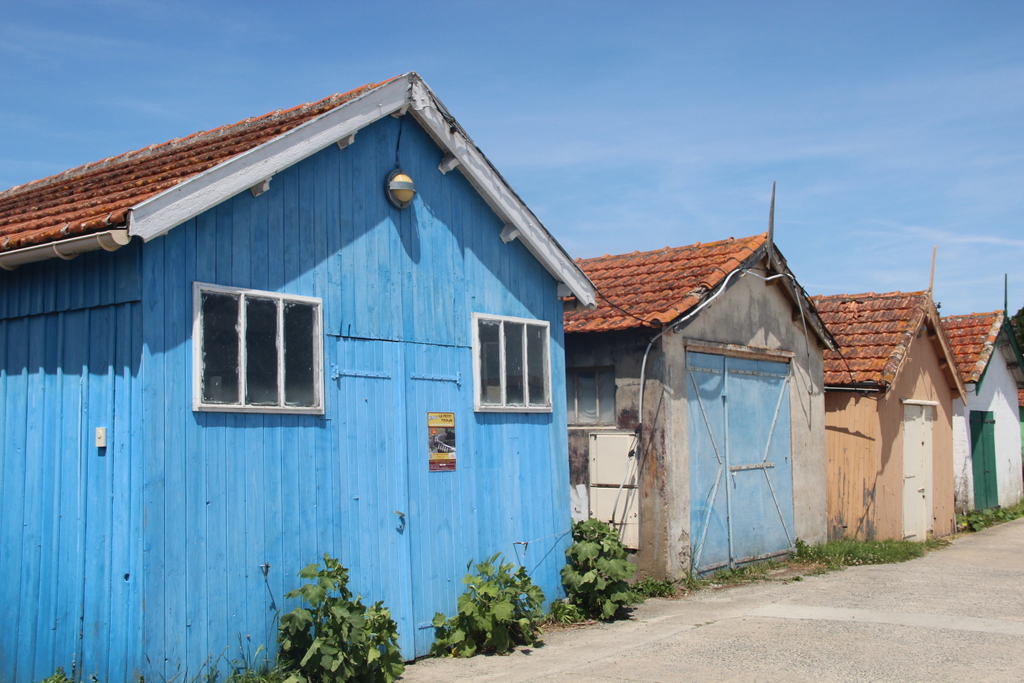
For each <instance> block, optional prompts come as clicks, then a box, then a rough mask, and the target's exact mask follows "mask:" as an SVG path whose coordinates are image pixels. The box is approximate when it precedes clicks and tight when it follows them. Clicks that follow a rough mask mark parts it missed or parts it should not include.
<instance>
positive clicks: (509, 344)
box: [473, 313, 551, 413]
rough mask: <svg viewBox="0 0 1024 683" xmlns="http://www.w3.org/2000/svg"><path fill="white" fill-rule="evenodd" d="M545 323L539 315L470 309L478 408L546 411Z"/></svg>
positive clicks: (548, 392)
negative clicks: (530, 316)
mask: <svg viewBox="0 0 1024 683" xmlns="http://www.w3.org/2000/svg"><path fill="white" fill-rule="evenodd" d="M550 329H551V328H550V325H549V324H548V323H547V322H546V321H543V320H529V319H527V318H510V317H506V316H496V315H484V314H482V313H474V314H473V386H474V404H475V408H476V410H477V411H482V412H487V411H494V412H497V411H503V412H520V413H522V412H551V354H550V345H549V338H550Z"/></svg>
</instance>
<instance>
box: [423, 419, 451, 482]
mask: <svg viewBox="0 0 1024 683" xmlns="http://www.w3.org/2000/svg"><path fill="white" fill-rule="evenodd" d="M427 453H428V458H429V459H428V463H429V464H428V467H429V470H430V471H431V472H454V471H455V413H427Z"/></svg>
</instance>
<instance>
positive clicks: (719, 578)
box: [706, 560, 784, 586]
mask: <svg viewBox="0 0 1024 683" xmlns="http://www.w3.org/2000/svg"><path fill="white" fill-rule="evenodd" d="M783 566H784V565H783V563H781V562H777V561H775V560H765V561H764V562H754V563H752V564H745V565H743V566H742V567H736V568H735V569H721V570H719V571H717V572H715V573H714V574H713V575H712V576H711V577H710V578H708V579H706V581H707V583H709V584H713V585H716V586H735V585H739V584H743V583H754V582H755V581H764V580H765V579H767V578H768V573H769V572H771V571H772V570H775V569H780V568H781V567H783Z"/></svg>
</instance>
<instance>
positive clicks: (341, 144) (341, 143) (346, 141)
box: [335, 133, 356, 149]
mask: <svg viewBox="0 0 1024 683" xmlns="http://www.w3.org/2000/svg"><path fill="white" fill-rule="evenodd" d="M355 141H356V134H355V133H352V134H350V135H346V136H345V137H343V138H341V139H340V140H338V142H337V143H335V144H337V145H338V149H345V148H346V147H348V146H349V145H351V144H352V143H353V142H355Z"/></svg>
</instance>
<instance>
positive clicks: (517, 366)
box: [505, 321, 526, 406]
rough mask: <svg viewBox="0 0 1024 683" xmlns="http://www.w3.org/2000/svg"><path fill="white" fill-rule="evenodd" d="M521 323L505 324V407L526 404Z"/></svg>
mask: <svg viewBox="0 0 1024 683" xmlns="http://www.w3.org/2000/svg"><path fill="white" fill-rule="evenodd" d="M523 327H524V325H523V324H522V323H510V322H507V321H506V322H505V405H509V406H521V405H524V404H525V403H526V389H525V381H524V380H525V377H524V376H523V375H524V374H525V373H524V372H523V370H524V367H523V362H524V358H523Z"/></svg>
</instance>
